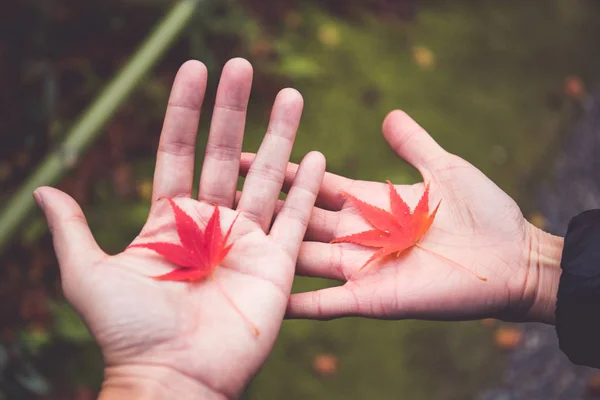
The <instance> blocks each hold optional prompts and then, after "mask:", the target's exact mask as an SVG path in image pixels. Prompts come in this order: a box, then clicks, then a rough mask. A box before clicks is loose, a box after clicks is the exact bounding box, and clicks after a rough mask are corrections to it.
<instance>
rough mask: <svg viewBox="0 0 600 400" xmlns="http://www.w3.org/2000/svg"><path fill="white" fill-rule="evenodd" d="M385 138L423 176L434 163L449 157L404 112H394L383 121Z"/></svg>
mask: <svg viewBox="0 0 600 400" xmlns="http://www.w3.org/2000/svg"><path fill="white" fill-rule="evenodd" d="M382 130H383V136H385V139H386V140H387V142H388V143H389V145H390V146H391V148H392V149H393V150H394V152H395V153H396V154H398V156H399V157H400V158H402V159H403V160H404V161H406V162H407V163H409V164H410V165H412V166H413V167H415V168H416V169H418V170H419V172H420V173H421V175H423V174H424V173H427V172H428V170H429V169H430V168H431V167H432V161H434V160H436V159H439V158H440V157H442V156H444V155H448V153H447V152H446V150H444V149H443V148H441V147H440V145H439V144H437V142H436V141H435V140H433V138H432V137H431V136H429V134H428V133H427V132H426V131H425V129H423V128H422V127H421V126H420V125H419V124H417V123H416V122H415V121H414V120H413V119H412V118H411V117H409V116H408V114H406V113H405V112H404V111H400V110H394V111H392V112H390V113H389V114H388V115H387V116H386V117H385V120H384V121H383V127H382Z"/></svg>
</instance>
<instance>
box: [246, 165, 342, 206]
mask: <svg viewBox="0 0 600 400" xmlns="http://www.w3.org/2000/svg"><path fill="white" fill-rule="evenodd" d="M255 157H256V155H255V154H253V153H242V157H241V160H240V175H241V176H246V175H247V174H248V171H249V170H250V168H251V167H252V163H253V162H254V159H255ZM297 171H298V164H294V163H288V165H287V167H286V170H285V178H284V182H283V191H284V192H285V193H287V192H288V191H289V189H290V187H291V186H292V183H293V182H294V177H295V176H296V172H297ZM352 182H353V180H352V179H348V178H344V177H343V176H339V175H335V174H332V173H329V172H326V173H325V176H324V177H323V184H322V185H321V188H320V190H319V195H318V196H317V202H316V204H317V206H318V207H321V208H324V209H326V210H331V211H339V210H340V209H341V208H342V205H343V204H344V201H345V200H344V198H343V197H342V196H341V195H340V192H342V191H349V190H348V188H349V186H350V185H351V184H352Z"/></svg>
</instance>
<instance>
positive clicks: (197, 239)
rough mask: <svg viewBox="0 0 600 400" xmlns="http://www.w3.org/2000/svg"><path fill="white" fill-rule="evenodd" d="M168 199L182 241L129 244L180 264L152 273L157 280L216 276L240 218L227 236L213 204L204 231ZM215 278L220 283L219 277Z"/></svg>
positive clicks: (182, 279) (197, 278) (253, 329)
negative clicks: (216, 270)
mask: <svg viewBox="0 0 600 400" xmlns="http://www.w3.org/2000/svg"><path fill="white" fill-rule="evenodd" d="M167 200H168V201H169V204H170V205H171V208H172V209H173V214H174V215H175V227H176V228H177V235H178V237H179V240H180V242H181V245H177V244H173V243H164V242H155V243H141V244H135V245H131V246H129V247H138V248H139V247H141V248H146V249H150V250H153V251H155V252H157V253H158V254H160V255H162V256H163V257H164V258H166V259H167V260H169V261H171V262H172V263H173V264H176V265H178V266H179V267H180V268H177V269H175V270H173V271H171V272H168V273H166V274H163V275H159V276H155V277H153V278H154V279H156V280H162V281H178V282H182V281H196V280H199V279H203V278H206V277H207V276H211V277H212V278H213V279H214V275H213V271H214V270H215V268H217V266H218V265H219V264H220V263H221V262H222V261H223V259H224V258H225V257H226V256H227V254H228V253H229V250H231V248H232V247H233V243H231V244H227V240H228V239H229V235H230V233H231V229H232V228H233V224H234V223H235V221H236V220H237V216H236V217H235V219H234V220H233V222H232V224H231V225H230V226H229V229H228V230H227V233H226V234H225V237H223V234H222V232H221V219H220V214H219V207H218V206H216V205H215V206H214V210H213V213H212V215H211V217H210V219H209V220H208V223H207V224H206V228H205V229H204V231H202V229H200V227H199V226H198V224H197V223H196V222H195V221H194V220H193V219H192V218H191V217H190V216H189V215H188V214H186V213H185V212H184V211H183V210H182V209H181V208H180V207H179V206H178V205H177V204H175V202H174V201H173V200H172V199H167ZM238 215H239V214H238ZM214 281H215V282H216V283H217V284H218V281H217V280H216V279H214ZM219 288H220V289H221V291H222V293H223V295H224V296H225V297H226V298H227V300H228V301H229V302H230V303H231V305H232V306H233V308H234V309H235V310H236V311H237V312H238V313H239V314H240V316H241V317H242V318H243V319H244V320H245V321H247V322H248V323H249V324H250V326H251V328H252V332H253V333H254V334H255V335H258V334H259V330H258V328H256V326H255V325H254V324H253V323H252V322H251V321H250V320H249V319H248V317H246V316H245V315H244V314H243V313H242V311H241V310H240V309H239V308H238V307H237V305H236V304H235V303H234V302H233V300H232V299H231V297H229V295H228V294H227V293H226V292H225V290H224V289H223V288H222V286H221V285H220V284H219Z"/></svg>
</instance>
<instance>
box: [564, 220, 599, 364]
mask: <svg viewBox="0 0 600 400" xmlns="http://www.w3.org/2000/svg"><path fill="white" fill-rule="evenodd" d="M561 268H562V274H561V277H560V283H559V286H558V295H557V302H556V333H557V335H558V342H559V346H560V349H561V350H562V351H563V352H564V353H565V354H566V355H567V357H569V359H570V360H571V361H572V362H573V363H575V364H579V365H586V366H589V367H594V368H600V210H589V211H585V212H583V213H581V214H579V215H577V216H576V217H574V218H572V219H571V221H570V222H569V227H568V229H567V233H566V235H565V242H564V248H563V253H562V260H561Z"/></svg>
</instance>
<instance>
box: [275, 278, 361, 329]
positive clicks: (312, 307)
mask: <svg viewBox="0 0 600 400" xmlns="http://www.w3.org/2000/svg"><path fill="white" fill-rule="evenodd" d="M359 307H360V304H359V300H358V297H357V296H355V295H354V293H353V292H352V291H351V290H350V289H348V288H347V286H346V285H344V286H335V287H330V288H326V289H321V290H315V291H313V292H305V293H296V294H292V295H291V296H290V299H289V301H288V306H287V311H286V315H285V317H286V318H289V319H295V318H308V319H320V320H328V319H333V318H340V317H350V316H357V315H358V310H359Z"/></svg>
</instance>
